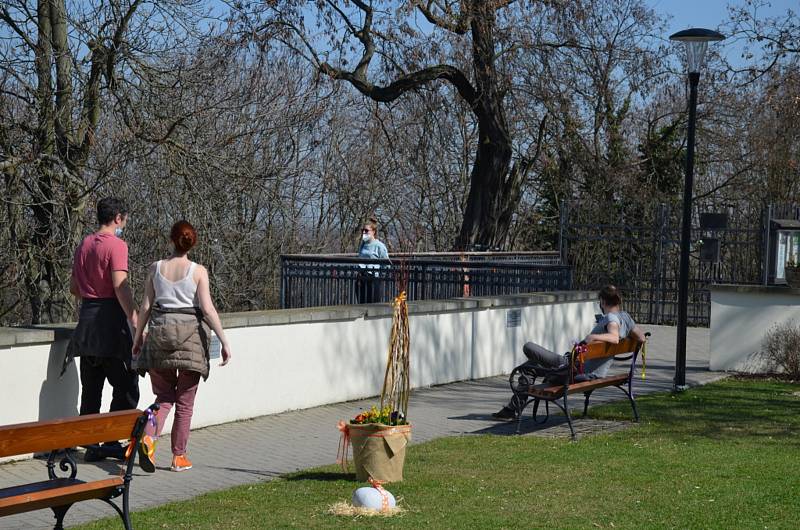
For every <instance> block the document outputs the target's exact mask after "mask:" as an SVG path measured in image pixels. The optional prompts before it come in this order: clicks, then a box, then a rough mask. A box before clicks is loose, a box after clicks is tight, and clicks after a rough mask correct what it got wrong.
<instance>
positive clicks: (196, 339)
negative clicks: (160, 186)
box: [133, 221, 231, 473]
mask: <svg viewBox="0 0 800 530" xmlns="http://www.w3.org/2000/svg"><path fill="white" fill-rule="evenodd" d="M170 238H171V239H172V243H173V244H174V246H175V251H174V252H173V254H172V256H170V257H169V258H167V259H164V260H161V261H157V262H155V263H153V264H151V265H150V268H149V270H148V275H147V280H146V282H145V296H144V301H143V302H142V308H141V316H140V317H139V327H138V328H137V329H136V338H135V339H134V342H133V356H134V358H135V360H136V368H137V369H138V370H139V373H140V374H141V375H144V373H145V372H147V373H148V374H150V383H151V384H152V385H153V393H154V394H155V395H156V403H158V404H159V405H160V407H161V408H160V409H159V410H158V413H157V414H156V418H155V420H156V421H155V425H152V423H150V422H148V424H147V427H146V428H145V436H144V437H143V440H142V441H141V443H140V444H139V464H140V465H141V466H142V469H144V470H145V471H148V472H151V473H152V472H153V471H155V460H154V458H153V454H154V451H155V438H156V437H157V436H158V435H160V434H161V431H162V429H163V428H164V422H165V421H166V419H167V416H168V415H169V411H170V409H171V408H172V407H173V405H174V406H175V421H174V422H173V425H172V455H173V456H172V466H171V468H170V469H172V471H185V470H187V469H191V468H192V462H191V461H190V460H189V458H188V457H187V456H186V445H187V443H188V440H189V429H190V427H191V421H192V413H193V411H194V398H195V395H196V393H197V387H198V385H199V383H200V378H201V377H202V378H203V379H204V380H205V379H207V378H208V372H209V349H210V343H211V329H213V330H214V333H216V334H217V337H218V338H219V341H220V344H221V345H222V363H221V364H220V366H224V365H226V364H228V361H229V360H230V358H231V348H230V345H229V344H228V339H227V338H226V337H225V332H224V331H223V329H222V324H221V323H220V320H219V315H217V310H216V308H215V307H214V303H213V302H212V300H211V293H210V290H209V281H208V271H207V270H206V268H205V267H203V266H202V265H198V264H197V263H194V262H192V261H190V260H189V258H188V253H189V250H191V249H192V247H194V245H195V243H197V231H196V230H195V229H194V227H193V226H192V225H191V224H189V223H188V222H187V221H178V222H177V223H175V224H174V225H173V227H172V230H171V232H170ZM148 323H149V329H148V333H147V336H146V338H145V337H144V333H143V332H144V327H145V325H147V324H148ZM209 328H210V329H209Z"/></svg>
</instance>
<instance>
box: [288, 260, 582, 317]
mask: <svg viewBox="0 0 800 530" xmlns="http://www.w3.org/2000/svg"><path fill="white" fill-rule="evenodd" d="M494 254H497V253H494ZM502 254H503V256H494V257H493V258H488V257H487V256H486V255H485V253H466V254H457V253H453V254H452V255H450V254H448V255H441V254H438V255H430V254H429V255H426V256H425V257H419V255H409V254H397V255H394V256H392V258H391V259H389V260H364V259H363V258H357V257H354V256H352V255H349V256H347V255H330V254H329V255H308V254H302V255H284V256H281V307H282V308H284V309H289V308H299V307H316V306H328V305H344V304H357V303H373V302H389V301H391V300H392V299H394V297H395V296H396V295H397V294H398V293H399V291H400V289H401V286H403V285H404V286H405V291H406V295H407V296H408V299H409V300H442V299H447V298H460V297H465V296H498V295H507V294H519V293H530V292H541V291H563V290H569V289H571V287H572V270H571V268H570V267H569V266H566V265H560V264H554V263H553V261H556V260H557V256H558V255H557V253H502ZM523 254H525V255H527V256H523ZM514 255H516V257H514ZM554 255H555V258H554ZM487 258H488V259H487ZM542 262H543V263H542Z"/></svg>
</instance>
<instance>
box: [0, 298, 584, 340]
mask: <svg viewBox="0 0 800 530" xmlns="http://www.w3.org/2000/svg"><path fill="white" fill-rule="evenodd" d="M596 296H597V293H595V292H593V291H558V292H549V293H527V294H516V295H506V296H489V297H468V298H449V299H444V300H415V301H411V302H409V303H408V312H409V314H412V315H413V314H433V313H451V312H455V311H465V310H466V311H470V310H482V309H491V308H501V307H520V306H530V305H544V304H557V303H564V302H584V301H591V300H594V299H595V298H596ZM393 311H394V309H393V307H392V304H391V303H388V302H386V303H381V304H360V305H340V306H325V307H307V308H300V309H270V310H266V311H242V312H237V313H221V314H220V315H219V317H220V320H221V322H222V327H223V328H225V329H234V328H245V327H254V326H276V325H282V324H299V323H303V322H326V321H327V322H335V321H347V320H356V319H359V318H365V317H366V318H391V316H392V313H393ZM74 329H75V323H69V322H67V323H59V324H44V325H39V326H32V327H27V328H26V327H20V328H0V347H2V346H15V345H20V344H36V343H47V342H52V341H53V340H62V339H69V337H70V335H71V334H72V331H73V330H74Z"/></svg>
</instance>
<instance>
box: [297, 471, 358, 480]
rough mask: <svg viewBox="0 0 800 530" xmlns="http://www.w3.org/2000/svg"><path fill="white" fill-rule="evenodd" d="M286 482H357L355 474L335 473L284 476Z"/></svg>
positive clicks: (300, 473) (315, 472)
mask: <svg viewBox="0 0 800 530" xmlns="http://www.w3.org/2000/svg"><path fill="white" fill-rule="evenodd" d="M283 478H284V480H288V481H295V480H314V481H317V482H336V481H338V480H346V481H355V480H356V474H355V473H344V472H334V471H301V472H299V473H292V474H290V475H284V477H283Z"/></svg>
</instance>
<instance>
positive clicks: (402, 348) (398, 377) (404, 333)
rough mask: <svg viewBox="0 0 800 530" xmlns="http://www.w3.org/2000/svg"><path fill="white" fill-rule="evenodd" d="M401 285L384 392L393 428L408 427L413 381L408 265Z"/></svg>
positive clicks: (402, 265)
mask: <svg viewBox="0 0 800 530" xmlns="http://www.w3.org/2000/svg"><path fill="white" fill-rule="evenodd" d="M397 284H398V287H399V288H400V289H399V290H400V294H399V295H397V297H396V298H395V299H394V304H393V305H394V311H393V313H392V334H391V337H390V339H389V356H388V359H387V360H386V374H385V375H384V377H383V389H382V390H381V408H383V407H385V406H388V408H389V410H391V411H392V415H393V416H394V415H395V414H396V417H394V418H392V420H393V421H392V424H394V425H398V424H402V423H408V396H409V391H410V386H411V382H410V378H409V328H408V304H407V303H406V290H405V288H406V286H407V285H408V265H407V264H406V263H405V262H401V263H400V269H399V271H398V278H397Z"/></svg>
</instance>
